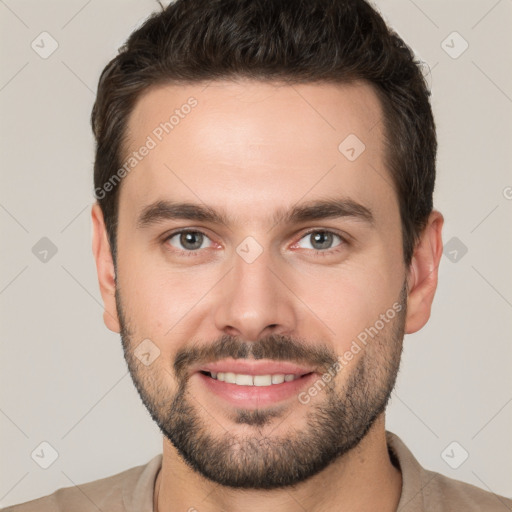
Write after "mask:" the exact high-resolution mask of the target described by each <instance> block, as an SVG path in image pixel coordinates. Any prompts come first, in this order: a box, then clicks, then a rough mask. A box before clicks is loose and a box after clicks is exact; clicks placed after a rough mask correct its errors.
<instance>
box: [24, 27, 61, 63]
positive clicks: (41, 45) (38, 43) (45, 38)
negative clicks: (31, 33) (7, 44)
mask: <svg viewBox="0 0 512 512" xmlns="http://www.w3.org/2000/svg"><path fill="white" fill-rule="evenodd" d="M30 46H31V47H32V50H34V51H35V52H36V53H37V54H38V55H39V57H41V58H42V59H47V58H48V57H50V56H51V55H52V54H53V52H55V50H56V49H57V48H58V47H59V43H58V42H57V41H56V39H54V38H53V37H52V35H51V34H49V33H48V32H41V33H40V34H39V35H38V36H37V37H36V38H35V39H34V40H33V41H32V43H31V44H30Z"/></svg>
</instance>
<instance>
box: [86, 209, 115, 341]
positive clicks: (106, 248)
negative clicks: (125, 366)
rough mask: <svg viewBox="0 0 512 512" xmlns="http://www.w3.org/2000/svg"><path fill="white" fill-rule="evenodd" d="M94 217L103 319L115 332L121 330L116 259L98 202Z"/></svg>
mask: <svg viewBox="0 0 512 512" xmlns="http://www.w3.org/2000/svg"><path fill="white" fill-rule="evenodd" d="M91 217H92V252H93V256H94V259H95V261H96V272H97V274H98V282H99V286H100V293H101V296H102V298H103V304H104V307H105V310H104V312H103V321H104V322H105V325H106V326H107V328H108V329H110V330H111V331H113V332H117V333H118V332H120V330H121V328H120V323H119V318H118V315H117V307H116V298H115V293H116V279H115V268H114V261H113V259H112V252H111V250H110V244H109V241H108V236H107V230H106V227H105V221H104V218H103V212H102V211H101V208H100V206H99V204H98V203H95V204H94V205H93V207H92V210H91Z"/></svg>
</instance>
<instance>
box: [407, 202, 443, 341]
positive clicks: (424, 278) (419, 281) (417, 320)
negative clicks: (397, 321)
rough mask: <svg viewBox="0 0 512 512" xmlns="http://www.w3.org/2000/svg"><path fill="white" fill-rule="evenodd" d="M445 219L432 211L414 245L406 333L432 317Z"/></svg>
mask: <svg viewBox="0 0 512 512" xmlns="http://www.w3.org/2000/svg"><path fill="white" fill-rule="evenodd" d="M443 223H444V218H443V216H442V215H441V213H440V212H438V211H436V210H433V211H432V213H431V214H430V216H429V218H428V221H427V225H426V226H425V229H424V230H423V232H422V233H421V236H420V238H419V240H418V242H417V244H416V246H415V248H414V253H413V257H412V260H411V265H410V267H409V273H408V277H407V284H408V296H407V318H406V323H405V333H406V334H412V333H413V332H416V331H419V330H420V329H421V328H422V327H423V326H424V325H425V324H426V323H427V321H428V319H429V318H430V310H431V306H432V301H433V300H434V294H435V292H436V288H437V276H438V267H439V262H440V260H441V256H442V255H443V241H442V237H441V231H442V228H443Z"/></svg>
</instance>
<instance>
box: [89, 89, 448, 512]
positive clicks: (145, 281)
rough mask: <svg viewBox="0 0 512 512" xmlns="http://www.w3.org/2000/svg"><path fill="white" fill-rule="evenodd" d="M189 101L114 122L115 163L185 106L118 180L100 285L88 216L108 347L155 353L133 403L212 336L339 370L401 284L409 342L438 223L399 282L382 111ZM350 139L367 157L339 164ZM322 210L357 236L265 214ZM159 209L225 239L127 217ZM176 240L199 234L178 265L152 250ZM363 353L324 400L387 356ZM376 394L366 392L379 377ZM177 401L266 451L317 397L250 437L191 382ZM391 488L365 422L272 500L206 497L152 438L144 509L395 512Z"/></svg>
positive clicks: (302, 94)
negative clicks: (120, 128) (170, 208)
mask: <svg viewBox="0 0 512 512" xmlns="http://www.w3.org/2000/svg"><path fill="white" fill-rule="evenodd" d="M205 85H206V84H189V85H166V86H160V87H158V88H153V89H150V90H148V91H146V93H145V94H144V95H143V96H141V98H140V99H139V101H138V103H137V104H136V106H135V109H134V111H133V112H132V115H131V116H130V119H129V123H128V129H129V135H130V136H129V142H128V146H127V148H126V149H127V153H129V152H130V151H133V150H136V149H137V148H139V147H140V146H141V145H142V144H144V142H145V141H146V138H147V136H148V135H150V134H151V133H152V131H153V130H154V129H155V127H156V126H158V125H159V123H161V122H162V121H164V120H166V119H167V118H168V116H169V115H170V114H168V113H172V112H173V111H174V110H175V109H176V108H179V107H180V105H183V104H184V103H186V101H187V99H188V98H189V97H191V96H193V97H194V98H196V99H197V101H198V104H197V106H196V107H194V109H193V110H192V111H191V113H190V114H188V115H187V116H186V117H185V118H184V119H181V120H180V123H179V125H177V126H176V127H175V128H174V129H173V131H172V132H171V133H170V134H168V135H166V136H165V137H164V138H163V140H162V141H161V142H159V143H158V145H157V146H156V148H154V149H153V150H151V151H150V153H149V154H148V156H146V157H145V158H144V159H143V160H142V161H141V162H140V163H139V164H138V165H137V167H136V168H135V169H134V170H133V171H131V172H130V173H129V174H128V175H127V176H126V177H125V178H124V179H123V181H122V185H121V190H120V198H119V224H118V232H117V233H118V242H117V254H118V256H117V268H116V271H117V272H115V270H114V263H113V261H112V255H111V251H110V247H109V244H108V239H107V235H106V230H105V225H104V220H103V216H102V213H101V210H100V208H99V206H98V205H97V204H96V205H94V206H93V209H92V220H93V253H94V257H95V260H96V265H97V272H98V279H99V285H100V290H101V294H102V297H103V301H104V304H105V313H104V320H105V324H106V325H107V327H108V328H109V329H110V330H112V331H114V332H121V327H122V326H121V323H122V319H120V317H119V313H118V310H119V304H116V289H117V292H118V296H120V297H122V309H123V312H124V314H125V316H126V318H125V320H126V319H128V320H129V326H130V330H131V331H130V340H131V342H130V343H129V344H128V346H127V347H125V348H126V349H127V350H134V348H135V347H136V345H137V344H138V343H140V341H141V340H144V339H150V340H151V341H152V342H153V343H154V344H155V345H156V346H158V349H159V350H160V356H159V357H158V358H157V359H156V361H155V362H154V363H153V364H152V365H151V366H149V367H141V368H140V369H138V370H137V372H139V376H140V377H141V378H143V379H145V382H146V385H147V386H148V387H147V390H148V393H153V396H154V397H156V395H157V389H158V392H159V393H160V394H159V395H158V397H159V399H161V398H162V397H164V398H165V397H168V396H174V395H175V394H176V392H177V389H178V381H177V379H176V375H175V374H174V368H173V362H174V360H175V356H176V354H177V352H178V351H183V350H187V348H189V347H191V346H192V344H193V343H194V342H199V343H200V344H201V345H203V346H204V345H208V340H218V339H219V338H220V337H221V336H222V335H225V334H227V335H231V336H236V337H237V338H238V339H240V340H244V341H245V342H249V343H250V342H255V341H256V340H260V339H262V338H265V337H267V336H269V335H272V334H278V335H283V336H289V337H290V339H295V338H297V339H303V340H306V341H307V343H308V344H309V345H310V346H318V347H323V348H325V349H326V350H328V351H329V352H330V353H333V354H336V355H343V354H344V353H345V352H346V351H347V350H349V349H350V345H351V342H352V341H353V340H354V339H355V338H356V337H357V335H358V334H359V333H361V332H362V331H363V330H364V329H365V328H366V327H368V326H371V325H374V324H375V322H376V320H378V319H379V315H381V314H382V313H384V312H385V311H386V310H388V309H389V308H390V307H391V306H392V304H394V303H396V301H397V299H398V297H399V296H400V291H401V289H402V286H403V285H404V284H405V285H406V288H407V299H406V302H407V308H406V310H407V312H406V315H405V317H404V318H403V322H404V325H403V331H404V332H405V333H406V334H409V333H413V332H416V331H418V330H419V329H421V328H422V327H423V326H424V325H425V323H426V322H427V321H428V318H429V316H430V310H431V304H432V301H433V298H434V294H435V289H436V286H437V278H438V273H437V268H438V265H439V261H440V258H441V254H442V239H441V230H442V225H443V217H442V215H441V214H440V213H439V212H437V211H433V212H432V213H431V215H430V217H429V219H428V222H427V225H426V227H425V229H424V231H423V232H422V234H421V237H420V239H419V241H418V243H417V245H416V247H415V251H414V256H413V260H412V262H411V265H410V266H409V267H406V266H405V265H404V260H403V252H402V238H401V223H400V216H399V209H398V200H397V197H396V193H395V191H394V189H393V187H392V180H391V176H390V174H389V171H388V170H387V169H386V166H385V158H384V155H385V150H384V134H383V124H382V112H381V106H380V103H379V100H378V99H377V96H376V95H375V93H374V91H373V90H372V88H371V87H370V86H369V85H367V84H364V83H354V84H351V85H342V86H340V85H332V84H325V83H321V84H307V85H305V84H301V85H294V86H293V87H292V86H289V85H282V84H281V85H279V84H275V83H274V84H270V83H262V82H256V81H249V80H240V81H238V82H231V81H217V82H212V83H210V84H209V85H208V86H207V87H205ZM349 134H356V135H357V137H358V138H359V139H360V140H361V141H363V142H364V144H365V146H366V149H365V151H364V152H363V153H362V154H361V155H360V156H359V157H358V158H357V159H356V160H355V161H349V160H348V159H347V158H346V157H345V156H344V155H343V154H342V153H341V152H340V151H339V150H338V146H339V144H340V143H341V142H342V141H343V140H344V139H345V138H346V137H347V136H348V135H349ZM326 197H336V198H337V197H343V198H349V199H351V200H353V201H356V202H357V203H360V204H361V205H364V206H365V207H367V208H368V209H370V210H371V212H372V214H373V217H374V221H373V223H372V224H369V223H367V222H364V221H362V220H361V219H356V218H352V217H343V218H335V219H322V220H316V221H307V222H305V223H301V224H293V225H288V224H284V223H277V224H276V223H274V222H273V221H272V219H271V214H272V213H273V212H274V211H276V210H278V209H280V208H283V209H288V208H291V207H292V206H294V205H295V204H296V203H301V202H305V201H310V200H314V199H324V198H326ZM165 199H172V200H179V201H189V202H195V203H200V204H207V205H208V206H210V207H211V208H213V209H215V210H223V211H224V212H225V213H226V215H227V217H228V219H229V224H228V225H223V224H212V223H206V222H198V221H189V220H163V221H161V222H159V223H155V224H153V225H150V226H147V227H146V228H144V229H141V228H138V227H137V219H138V217H139V215H140V213H141V212H142V211H143V209H144V208H145V207H146V206H147V205H149V204H151V203H153V202H155V201H157V200H165ZM179 228H195V229H197V230H200V231H201V232H203V233H205V234H206V235H207V236H208V238H207V239H205V241H204V243H203V245H202V246H201V249H199V250H197V251H196V255H195V256H184V255H181V254H179V251H180V250H181V251H185V250H186V249H185V248H184V247H183V246H182V245H180V244H179V235H178V236H176V237H174V238H173V239H172V240H173V242H172V243H171V241H170V240H165V236H164V235H167V236H168V235H169V234H171V232H172V231H176V230H178V229H179ZM311 228H315V229H318V230H320V231H322V230H327V231H329V232H332V233H335V234H340V235H342V236H346V237H347V235H348V237H347V240H349V243H343V242H342V241H341V240H340V239H338V238H336V237H334V239H333V241H332V246H331V247H330V248H328V249H325V250H324V253H325V254H323V255H322V254H321V255H319V256H315V254H314V248H315V247H314V246H312V245H311V244H312V240H311V236H306V232H307V231H309V230H310V229H311ZM248 236H251V237H253V238H254V239H255V240H257V242H258V243H259V245H260V246H261V248H262V249H263V252H262V253H261V254H260V255H259V256H258V258H257V259H256V260H255V261H254V262H252V263H250V264H248V263H247V262H246V261H244V259H242V258H241V257H240V256H239V254H238V253H237V252H236V248H237V247H238V246H239V244H240V243H241V242H242V241H244V240H245V238H246V237H248ZM336 249H340V250H338V251H336ZM335 251H336V252H335ZM118 298H119V297H118ZM198 340H199V341H198ZM380 340H381V343H380V344H378V343H375V344H370V345H369V346H368V347H369V348H367V349H366V350H362V351H361V352H359V353H358V354H356V355H354V358H353V359H352V361H350V363H349V364H347V366H346V367H345V368H344V369H343V372H340V373H339V374H338V375H337V376H336V379H335V380H334V381H333V384H332V386H333V390H334V391H335V392H337V393H338V394H339V396H343V392H344V389H345V386H346V384H347V381H348V380H349V379H350V376H351V375H353V374H354V372H355V371H356V369H357V368H358V363H360V362H361V360H362V359H361V358H363V357H367V360H368V361H373V362H374V363H378V362H380V361H381V360H383V359H382V358H385V357H386V356H389V355H390V354H391V353H392V351H393V349H394V348H396V346H397V345H396V344H397V343H401V339H398V340H394V339H393V338H392V337H390V331H389V330H387V329H384V330H383V332H382V333H381V338H380ZM383 340H384V341H386V343H384V342H383ZM392 342H393V343H392ZM132 343H133V345H132ZM370 347H371V348H370ZM133 373H134V372H132V376H133ZM376 379H378V380H377V382H380V381H381V380H383V379H384V375H382V376H380V375H378V376H377V377H376ZM157 386H158V388H157ZM189 392H190V393H191V394H192V395H193V397H194V400H193V401H192V403H193V404H194V406H195V408H196V412H197V414H198V417H199V418H200V419H201V420H202V421H203V422H204V425H205V428H206V429H207V430H208V432H209V433H210V434H211V435H213V436H220V435H223V434H224V433H225V432H226V431H229V433H230V434H231V435H238V436H245V438H249V437H251V436H254V437H256V436H265V435H266V436H270V438H271V439H274V440H279V439H285V438H287V437H289V436H291V435H292V434H293V432H295V431H296V430H297V429H300V428H301V427H303V426H304V425H305V422H306V416H307V414H308V412H310V411H312V408H313V407H314V406H315V405H316V406H319V407H320V406H322V405H325V404H326V402H327V400H328V396H329V393H325V392H323V393H318V395H317V396H315V397H314V398H313V399H312V400H311V403H310V404H308V405H307V406H305V405H302V404H300V403H299V401H298V400H297V399H291V400H288V401H286V403H284V406H285V407H284V408H283V409H280V410H279V411H278V413H277V415H276V417H275V418H271V419H270V420H269V422H268V423H267V424H265V425H263V426H260V427H258V428H256V427H255V426H253V425H248V424H238V423H236V422H234V421H233V419H234V408H233V406H232V405H230V404H228V403H226V402H224V401H223V400H222V399H221V398H219V397H216V396H213V395H212V394H211V393H210V392H209V391H208V390H207V389H205V387H204V386H201V385H200V383H199V382H198V380H197V379H194V378H191V379H190V382H189ZM281 405H283V404H281ZM368 482H371V485H368ZM401 485H402V479H401V474H400V471H399V470H398V469H397V468H395V467H394V466H393V465H392V463H391V461H390V458H389V455H388V452H387V445H386V438H385V415H384V413H381V414H380V415H379V416H378V418H377V419H376V421H375V422H373V424H372V425H371V428H370V430H369V431H368V433H367V434H366V435H365V436H364V438H363V439H362V440H361V441H360V442H359V444H357V446H356V447H355V448H353V449H352V450H350V451H348V452H347V453H345V454H344V455H343V456H341V457H339V458H337V459H336V460H335V461H334V462H333V463H332V464H330V465H329V466H327V467H326V468H324V469H323V470H322V471H320V472H319V473H317V474H316V475H314V476H312V477H311V478H309V479H307V480H304V481H303V482H301V483H300V484H298V485H296V486H294V487H284V488H276V489H272V490H265V489H236V488H232V487H227V486H222V485H219V484H218V483H216V482H213V481H211V480H210V479H208V478H205V477H204V476H203V475H201V474H199V473H198V472H196V471H194V470H193V469H191V468H190V467H189V466H188V465H187V464H186V463H185V462H184V461H183V459H182V458H181V457H180V455H179V453H178V451H177V450H176V448H175V447H174V446H173V444H172V443H171V442H170V441H169V439H167V438H166V437H165V436H164V442H163V464H162V469H161V471H160V473H159V475H158V478H157V484H156V492H155V510H159V511H168V510H169V511H171V510H189V509H190V508H191V507H194V508H195V509H197V510H199V511H200V512H209V511H212V512H213V511H221V510H242V509H243V510H246V511H249V512H250V511H256V510H275V511H278V512H285V511H292V510H293V511H295V510H297V509H298V507H299V505H298V503H299V504H300V507H302V508H304V509H306V510H309V511H320V510H334V509H338V508H339V504H340V503H343V504H344V510H353V511H356V510H361V511H363V510H377V509H378V510H381V511H384V512H385V511H393V510H396V506H397V504H398V501H399V499H400V493H401ZM302 508H300V509H302Z"/></svg>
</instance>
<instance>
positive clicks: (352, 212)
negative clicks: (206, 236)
mask: <svg viewBox="0 0 512 512" xmlns="http://www.w3.org/2000/svg"><path fill="white" fill-rule="evenodd" d="M343 217H348V218H352V219H355V220H359V221H363V222H365V223H367V224H369V225H373V224H374V216H373V213H372V211H371V210H370V208H368V207H366V206H364V205H362V204H360V203H357V202H355V201H353V200H351V199H347V198H339V199H320V200H315V201H310V202H307V203H303V204H299V205H295V206H293V207H292V208H290V209H289V210H284V209H282V208H281V209H279V210H277V211H276V212H275V213H274V214H273V215H272V216H271V217H270V220H271V221H273V223H274V224H273V225H275V224H279V223H284V224H299V223H301V222H306V221H312V220H322V219H334V218H343ZM177 219H182V220H195V221H200V222H209V223H212V224H224V225H226V226H229V225H230V224H231V222H230V220H229V217H228V215H226V213H225V212H224V211H217V210H214V209H213V208H211V207H209V206H207V205H204V204H198V203H188V202H174V201H168V200H165V201H163V200H160V201H156V202H154V203H152V204H150V205H148V206H146V207H145V208H144V209H143V210H142V212H141V213H140V215H139V217H138V220H137V227H138V228H139V229H143V228H147V227H149V226H151V225H154V224H158V223H160V222H164V221H166V220H177Z"/></svg>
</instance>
